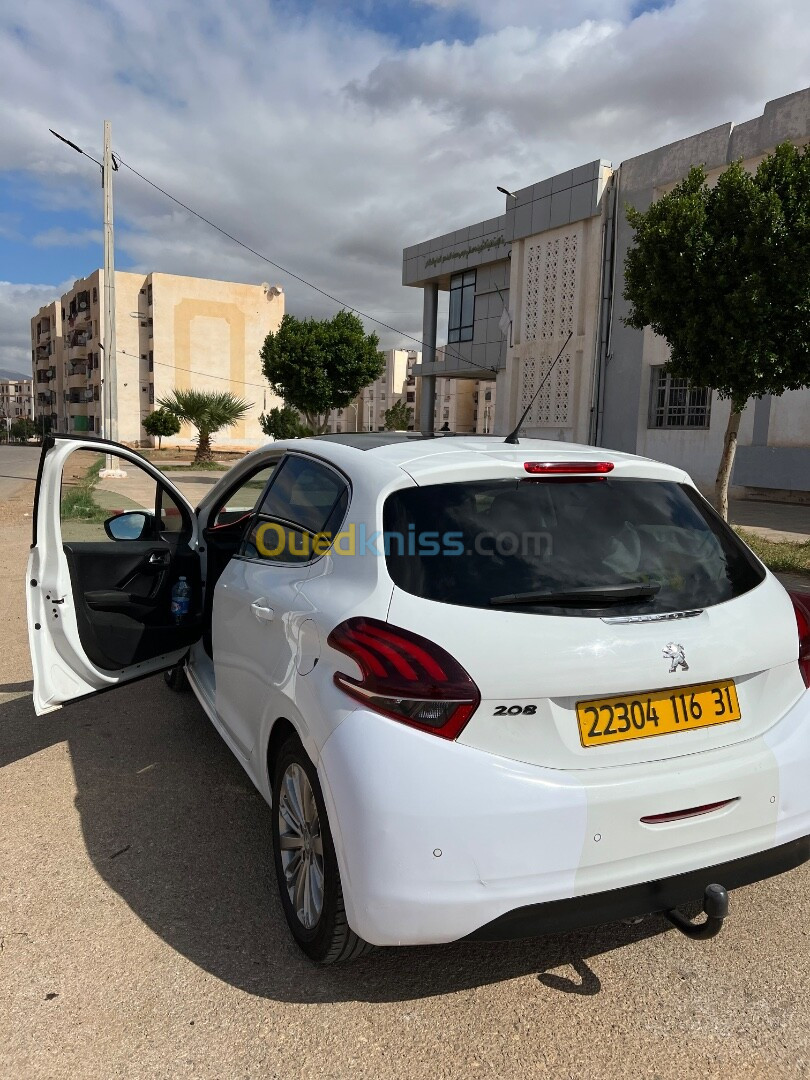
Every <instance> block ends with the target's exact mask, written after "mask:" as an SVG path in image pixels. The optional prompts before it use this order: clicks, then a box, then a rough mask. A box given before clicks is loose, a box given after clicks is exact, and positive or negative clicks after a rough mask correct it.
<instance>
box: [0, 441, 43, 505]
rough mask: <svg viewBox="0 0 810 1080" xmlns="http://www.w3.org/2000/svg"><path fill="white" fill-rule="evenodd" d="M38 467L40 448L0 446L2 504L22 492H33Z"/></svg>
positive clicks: (0, 500) (0, 494)
mask: <svg viewBox="0 0 810 1080" xmlns="http://www.w3.org/2000/svg"><path fill="white" fill-rule="evenodd" d="M38 465H39V447H38V446H0V502H2V501H4V500H5V499H10V498H11V497H12V496H14V495H15V494H16V493H17V492H19V491H20V490H28V488H30V489H31V491H33V489H34V485H33V483H32V481H33V480H36V476H37V466H38Z"/></svg>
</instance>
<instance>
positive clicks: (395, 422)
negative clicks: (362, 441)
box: [385, 398, 413, 431]
mask: <svg viewBox="0 0 810 1080" xmlns="http://www.w3.org/2000/svg"><path fill="white" fill-rule="evenodd" d="M412 419H413V410H412V409H410V408H408V406H407V405H406V404H405V402H404V401H403V400H402V398H400V399H399V401H395V402H394V404H393V405H392V406H391V408H390V409H386V410H385V430H386V431H407V430H408V425H409V424H410V423H411V421H412Z"/></svg>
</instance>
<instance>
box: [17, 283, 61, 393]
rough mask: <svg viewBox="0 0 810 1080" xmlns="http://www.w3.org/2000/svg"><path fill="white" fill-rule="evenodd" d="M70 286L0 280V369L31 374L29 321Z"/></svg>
mask: <svg viewBox="0 0 810 1080" xmlns="http://www.w3.org/2000/svg"><path fill="white" fill-rule="evenodd" d="M71 284H72V282H66V281H65V282H62V283H60V284H58V285H18V284H15V283H13V282H10V281H0V368H3V369H7V370H9V371H19V372H20V373H21V374H23V375H28V376H30V375H31V318H32V317H33V316H34V315H36V313H37V312H38V311H39V309H40V308H41V307H44V306H45V304H48V303H50V301H51V300H53V299H54V297H56V296H58V295H60V293H62V292H64V291H65V290H66V289H67V288H68V287H69V285H71Z"/></svg>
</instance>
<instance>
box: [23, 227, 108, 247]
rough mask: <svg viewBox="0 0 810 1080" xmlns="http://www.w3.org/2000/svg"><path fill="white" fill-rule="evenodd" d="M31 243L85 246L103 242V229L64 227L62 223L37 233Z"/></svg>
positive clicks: (38, 245)
mask: <svg viewBox="0 0 810 1080" xmlns="http://www.w3.org/2000/svg"><path fill="white" fill-rule="evenodd" d="M31 243H32V244H33V245H34V247H83V246H84V245H85V244H101V243H103V233H102V230H101V229H78V230H70V229H63V228H62V227H61V225H57V226H55V227H54V228H53V229H46V230H45V231H44V232H41V233H37V234H36V236H34V237H33V239H32V240H31Z"/></svg>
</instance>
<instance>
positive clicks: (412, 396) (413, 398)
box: [405, 390, 416, 401]
mask: <svg viewBox="0 0 810 1080" xmlns="http://www.w3.org/2000/svg"><path fill="white" fill-rule="evenodd" d="M405 400H406V401H416V394H415V393H414V392H413V390H409V391H408V392H407V394H406V395H405Z"/></svg>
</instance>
